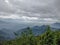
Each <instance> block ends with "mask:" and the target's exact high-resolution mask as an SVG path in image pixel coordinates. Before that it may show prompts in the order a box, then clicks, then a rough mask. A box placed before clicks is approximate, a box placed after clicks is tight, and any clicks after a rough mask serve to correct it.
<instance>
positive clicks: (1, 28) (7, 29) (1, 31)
mask: <svg viewBox="0 0 60 45" xmlns="http://www.w3.org/2000/svg"><path fill="white" fill-rule="evenodd" d="M29 25H30V24H25V23H24V24H23V23H21V24H19V23H14V22H8V21H4V20H0V40H6V39H7V40H10V39H14V38H15V37H16V36H15V35H14V32H15V33H17V34H18V35H20V34H21V32H23V31H25V30H27V27H28V26H29ZM30 26H31V27H30V28H31V29H32V32H33V34H34V35H40V34H42V33H44V32H45V31H46V28H47V25H36V26H35V25H33V26H32V24H31V25H30ZM50 28H51V29H52V30H60V23H53V24H51V25H50Z"/></svg>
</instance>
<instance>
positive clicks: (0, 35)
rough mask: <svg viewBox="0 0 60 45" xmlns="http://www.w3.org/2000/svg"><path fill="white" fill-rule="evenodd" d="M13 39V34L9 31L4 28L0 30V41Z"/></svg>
mask: <svg viewBox="0 0 60 45" xmlns="http://www.w3.org/2000/svg"><path fill="white" fill-rule="evenodd" d="M14 38H15V35H14V33H13V32H11V31H9V30H8V29H5V28H4V29H1V30H0V40H10V39H14Z"/></svg>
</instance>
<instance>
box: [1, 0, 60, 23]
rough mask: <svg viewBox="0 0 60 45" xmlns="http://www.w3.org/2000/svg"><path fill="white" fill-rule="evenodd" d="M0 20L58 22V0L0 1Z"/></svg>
mask: <svg viewBox="0 0 60 45" xmlns="http://www.w3.org/2000/svg"><path fill="white" fill-rule="evenodd" d="M0 18H2V19H19V20H20V21H25V22H40V23H42V22H43V23H53V22H60V0H0Z"/></svg>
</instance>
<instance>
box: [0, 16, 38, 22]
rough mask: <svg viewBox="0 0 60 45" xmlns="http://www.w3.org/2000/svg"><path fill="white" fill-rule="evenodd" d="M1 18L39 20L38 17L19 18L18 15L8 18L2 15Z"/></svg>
mask: <svg viewBox="0 0 60 45" xmlns="http://www.w3.org/2000/svg"><path fill="white" fill-rule="evenodd" d="M0 18H7V19H8V18H11V19H23V20H25V21H27V20H38V18H37V17H28V16H18V15H8V16H4V15H1V16H0Z"/></svg>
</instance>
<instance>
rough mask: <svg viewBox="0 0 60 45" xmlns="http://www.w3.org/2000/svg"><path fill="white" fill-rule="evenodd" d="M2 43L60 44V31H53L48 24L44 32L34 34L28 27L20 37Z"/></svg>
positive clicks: (26, 44)
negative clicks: (37, 34)
mask: <svg viewBox="0 0 60 45" xmlns="http://www.w3.org/2000/svg"><path fill="white" fill-rule="evenodd" d="M15 35H17V34H16V33H15ZM0 45H60V31H51V29H50V27H49V26H48V28H47V29H46V32H45V33H44V34H41V35H39V36H34V34H33V33H32V30H31V29H30V28H28V30H27V31H24V32H22V33H21V36H20V37H19V38H18V37H17V38H16V39H15V40H10V41H4V42H0Z"/></svg>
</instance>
